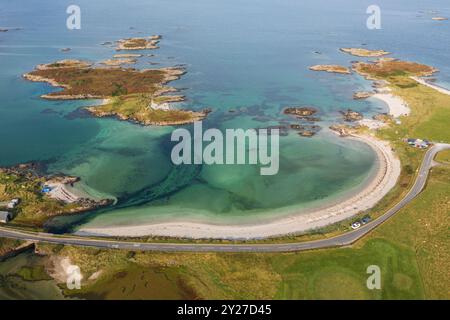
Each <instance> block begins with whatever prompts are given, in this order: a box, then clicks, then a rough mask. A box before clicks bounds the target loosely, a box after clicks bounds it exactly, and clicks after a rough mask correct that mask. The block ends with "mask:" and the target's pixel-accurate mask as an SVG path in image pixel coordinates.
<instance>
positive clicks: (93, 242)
mask: <svg viewBox="0 0 450 320" xmlns="http://www.w3.org/2000/svg"><path fill="white" fill-rule="evenodd" d="M444 149H450V144H436V145H434V146H433V147H431V148H430V149H429V150H428V151H427V153H426V154H425V157H424V159H423V162H422V165H421V167H420V169H419V172H418V175H417V178H416V181H415V183H414V185H413V187H412V188H411V190H410V191H409V192H408V194H407V195H406V196H405V197H404V198H403V199H402V200H401V201H400V202H398V203H397V204H396V205H395V206H393V207H392V208H391V209H389V210H388V211H387V212H386V213H385V214H383V215H382V216H381V217H379V218H378V219H376V220H374V221H372V222H370V223H368V224H366V225H363V226H361V227H360V228H359V229H356V230H353V231H350V232H347V233H344V234H342V235H338V236H335V237H333V238H328V239H322V240H315V241H309V242H298V243H280V244H199V243H186V244H181V243H143V242H131V241H118V240H117V241H116V240H106V239H105V240H98V239H89V238H88V237H76V236H70V235H53V234H48V233H37V232H24V231H19V230H14V229H11V228H7V227H0V237H3V238H13V239H20V240H29V241H35V242H39V241H42V242H48V243H54V244H65V245H75V246H87V247H95V248H110V249H125V250H135V251H137V250H142V251H165V252H177V251H185V252H289V251H304V250H312V249H321V248H331V247H340V246H347V245H350V244H352V243H354V242H355V241H356V240H358V239H360V238H361V237H363V236H364V235H366V234H367V233H369V232H370V231H371V230H373V229H374V228H376V227H378V226H379V225H380V224H382V223H383V222H385V221H386V220H387V219H389V218H390V217H392V216H393V215H394V214H396V213H397V212H398V211H400V209H402V208H403V207H404V206H406V205H407V204H408V203H409V202H411V201H412V200H413V199H414V198H415V197H416V196H417V195H418V194H419V193H420V192H421V191H422V190H423V189H424V188H425V184H426V182H427V178H428V174H429V171H430V169H431V167H432V166H433V164H434V163H433V159H434V157H435V156H436V154H437V153H438V152H439V151H442V150H444Z"/></svg>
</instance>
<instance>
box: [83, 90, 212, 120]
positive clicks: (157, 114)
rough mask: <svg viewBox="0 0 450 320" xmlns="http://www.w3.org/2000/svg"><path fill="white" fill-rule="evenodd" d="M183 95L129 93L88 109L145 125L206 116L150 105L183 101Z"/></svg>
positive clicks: (96, 113)
mask: <svg viewBox="0 0 450 320" xmlns="http://www.w3.org/2000/svg"><path fill="white" fill-rule="evenodd" d="M182 99H183V97H181V96H159V97H155V98H153V97H152V96H151V95H149V94H143V93H141V94H129V95H123V96H118V97H112V98H111V99H110V100H109V102H108V103H107V104H104V105H100V106H95V107H89V108H88V110H89V111H90V112H91V113H92V114H94V115H97V116H100V117H102V116H116V117H119V118H120V119H122V120H130V121H134V122H137V123H139V124H143V125H176V124H184V123H190V122H193V121H196V120H201V119H203V118H204V116H205V114H204V113H201V112H193V111H187V110H177V109H172V110H155V109H152V108H150V107H149V105H150V103H151V101H152V100H153V101H154V102H155V103H158V104H159V103H165V102H174V101H175V102H176V101H181V100H182Z"/></svg>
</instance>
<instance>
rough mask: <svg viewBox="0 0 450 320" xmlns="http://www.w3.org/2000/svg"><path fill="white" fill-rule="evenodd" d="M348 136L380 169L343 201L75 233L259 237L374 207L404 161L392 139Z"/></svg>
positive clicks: (314, 225)
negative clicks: (266, 217)
mask: <svg viewBox="0 0 450 320" xmlns="http://www.w3.org/2000/svg"><path fill="white" fill-rule="evenodd" d="M346 139H352V140H357V141H361V142H363V143H366V144H368V145H369V146H370V147H371V148H372V149H373V150H374V151H375V153H376V155H377V159H378V160H377V165H378V171H377V173H376V174H375V175H374V177H373V178H372V180H371V181H369V182H368V183H367V184H366V185H365V187H364V188H363V189H362V190H361V191H360V192H358V193H357V194H353V195H352V196H350V197H348V198H347V199H345V200H343V201H342V202H340V203H339V204H335V205H332V206H330V207H325V208H322V209H319V210H316V211H312V212H310V213H304V212H302V213H297V214H295V213H294V214H293V215H292V216H290V217H284V218H280V219H277V220H273V221H271V222H267V223H262V224H253V225H242V226H239V225H213V224H208V223H199V222H189V221H185V222H166V223H153V224H147V225H137V226H117V227H100V228H81V229H80V230H78V231H77V232H75V234H77V235H83V236H86V235H89V236H123V237H140V236H150V235H152V236H168V237H176V238H191V239H205V238H214V239H255V238H267V237H274V236H280V235H286V234H296V233H300V232H304V231H307V230H311V229H315V228H320V227H324V226H327V225H330V224H333V223H336V222H339V221H342V220H345V219H347V218H350V217H352V216H354V215H355V214H357V213H360V212H362V211H365V210H368V209H370V208H372V207H373V206H374V205H375V204H376V203H378V202H379V201H380V200H381V199H382V198H383V197H384V196H385V195H386V194H387V193H388V192H389V191H390V190H391V189H392V188H393V187H394V186H395V184H396V182H397V180H398V177H399V175H400V161H399V160H398V158H397V157H396V156H395V155H394V153H393V152H392V149H391V147H390V145H389V143H387V142H384V141H381V140H378V139H376V138H375V137H373V136H369V135H353V136H351V137H348V138H346Z"/></svg>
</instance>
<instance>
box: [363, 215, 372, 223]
mask: <svg viewBox="0 0 450 320" xmlns="http://www.w3.org/2000/svg"><path fill="white" fill-rule="evenodd" d="M370 220H372V218H371V217H369V216H367V217H364V218H362V219H361V223H362V224H366V223H368V222H369V221H370Z"/></svg>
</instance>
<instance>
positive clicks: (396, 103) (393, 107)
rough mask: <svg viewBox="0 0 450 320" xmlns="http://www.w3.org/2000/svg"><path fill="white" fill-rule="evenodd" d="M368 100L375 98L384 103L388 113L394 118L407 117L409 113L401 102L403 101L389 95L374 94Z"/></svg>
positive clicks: (405, 105)
mask: <svg viewBox="0 0 450 320" xmlns="http://www.w3.org/2000/svg"><path fill="white" fill-rule="evenodd" d="M370 98H375V99H378V100H381V101H383V102H384V103H386V104H387V106H388V108H389V112H388V113H389V114H390V115H391V116H393V117H394V118H398V117H401V116H407V115H409V114H410V112H411V110H410V109H409V107H408V105H407V104H406V102H405V101H403V99H401V98H400V97H397V96H394V95H393V94H391V93H376V94H374V95H372V96H371V97H370Z"/></svg>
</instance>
